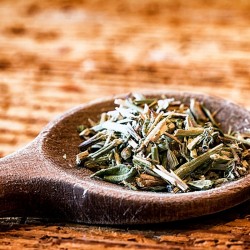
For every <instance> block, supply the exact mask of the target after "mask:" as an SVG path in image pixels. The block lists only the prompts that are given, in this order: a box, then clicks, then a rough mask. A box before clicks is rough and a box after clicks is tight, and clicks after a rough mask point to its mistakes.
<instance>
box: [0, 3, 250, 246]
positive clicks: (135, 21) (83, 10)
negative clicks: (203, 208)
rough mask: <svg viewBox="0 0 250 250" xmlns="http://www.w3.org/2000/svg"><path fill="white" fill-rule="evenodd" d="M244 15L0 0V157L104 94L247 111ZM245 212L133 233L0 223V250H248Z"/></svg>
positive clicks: (217, 9) (180, 6)
mask: <svg viewBox="0 0 250 250" xmlns="http://www.w3.org/2000/svg"><path fill="white" fill-rule="evenodd" d="M51 2H52V3H51ZM249 13H250V3H249V1H244V0H240V1H225V0H221V1H213V0H212V1H195V0H190V1H184V0H183V1H173V0H172V1H170V0H168V1H165V0H158V1H156V0H154V1H152V0H150V1H149V0H137V1H133V0H127V1H125V0H123V1H116V0H107V1H105V2H104V1H101V0H92V1H90V0H89V1H88V0H85V1H80V0H79V1H77V0H74V1H59V0H58V1H49V0H46V1H34V0H33V1H31V0H20V1H15V2H13V1H11V0H9V1H7V0H2V1H0V16H1V22H0V31H1V32H0V93H1V94H0V157H3V156H5V155H7V154H9V153H11V152H14V151H15V150H17V149H18V148H21V147H22V146H24V145H25V144H27V143H28V142H29V141H31V140H32V139H34V138H35V136H36V135H37V134H38V133H39V131H40V130H41V129H42V128H43V127H44V125H45V124H46V123H47V122H48V121H50V120H51V119H53V118H54V117H55V116H56V115H58V114H60V113H62V112H64V111H66V110H67V109H69V108H71V107H73V106H76V105H78V104H80V103H83V102H87V101H89V100H92V99H95V98H100V97H103V96H107V95H112V94H119V93H124V92H130V91H140V90H150V89H158V90H161V89H164V90H166V89H172V90H173V89H174V90H189V91H196V92H197V91H198V92H202V93H206V94H213V95H216V96H220V97H223V98H225V99H228V100H231V101H233V102H236V103H238V104H240V105H242V106H244V107H246V108H247V109H250V98H249V94H250V14H249ZM249 205H250V203H249V202H246V203H244V204H242V205H240V206H238V207H235V208H233V209H229V210H227V211H224V212H222V213H219V214H217V215H211V216H206V217H203V218H198V219H195V220H188V221H183V222H175V223H167V224H163V225H154V226H141V227H139V226H137V227H103V226H101V227H99V226H88V225H76V224H67V223H62V222H59V221H45V220H42V219H39V218H37V219H35V218H2V219H1V220H0V229H1V232H0V249H22V248H23V249H24V248H31V249H32V248H33V249H34V248H41V249H43V248H50V249H77V248H80V247H82V248H83V247H84V248H85V249H93V248H94V249H105V248H110V249H122V248H124V247H126V248H128V249H204V248H207V249H214V248H216V249H249V248H250V221H249V220H250V217H249V216H250V209H249Z"/></svg>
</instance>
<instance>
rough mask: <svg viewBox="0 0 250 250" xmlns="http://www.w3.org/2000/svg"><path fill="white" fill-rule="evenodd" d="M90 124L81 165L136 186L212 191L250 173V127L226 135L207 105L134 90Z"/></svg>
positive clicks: (84, 129) (81, 132)
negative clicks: (151, 95)
mask: <svg viewBox="0 0 250 250" xmlns="http://www.w3.org/2000/svg"><path fill="white" fill-rule="evenodd" d="M115 104H116V105H117V107H116V108H115V110H112V111H109V112H107V113H103V114H101V116H100V120H99V122H97V123H95V122H94V121H92V120H89V123H90V125H91V126H90V127H88V126H83V125H80V126H78V132H79V136H80V137H81V138H82V139H83V142H82V143H81V144H80V145H79V149H80V151H81V152H80V153H79V154H78V155H77V156H76V163H77V165H78V166H80V167H86V168H88V169H90V170H92V171H93V172H94V173H93V174H92V175H91V178H100V179H102V180H104V181H108V182H111V183H116V184H120V185H124V186H125V187H127V188H129V189H132V190H148V191H155V192H156V191H161V192H171V193H176V192H188V191H195V190H207V189H211V188H214V187H218V186H221V185H223V184H224V183H226V182H228V181H232V180H235V179H238V178H241V177H243V176H245V175H247V174H248V173H249V172H250V132H249V131H250V130H249V128H246V130H245V131H244V132H242V133H239V132H232V131H231V129H230V130H229V131H228V132H227V133H223V132H222V131H221V129H220V128H219V125H218V124H219V123H218V122H217V121H216V119H215V115H214V113H212V112H211V111H210V110H209V109H208V108H207V107H206V106H205V104H204V103H200V102H199V101H198V100H195V99H190V101H189V103H182V102H180V101H178V100H175V99H174V98H164V97H162V99H154V98H146V97H144V96H143V95H141V94H134V95H133V96H132V97H130V98H128V99H125V100H123V99H117V100H115Z"/></svg>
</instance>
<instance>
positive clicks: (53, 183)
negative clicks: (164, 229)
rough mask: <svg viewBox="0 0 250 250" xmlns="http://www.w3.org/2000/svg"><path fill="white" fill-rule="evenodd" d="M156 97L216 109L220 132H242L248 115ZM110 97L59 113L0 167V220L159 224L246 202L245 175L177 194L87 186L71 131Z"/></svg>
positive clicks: (220, 105) (216, 102)
mask: <svg viewBox="0 0 250 250" xmlns="http://www.w3.org/2000/svg"><path fill="white" fill-rule="evenodd" d="M163 94H164V95H166V97H174V98H175V99H176V100H182V101H184V102H188V101H189V99H190V98H192V97H194V98H196V99H197V100H199V101H202V102H204V103H205V105H206V106H207V107H208V108H209V109H210V110H212V111H217V110H219V112H218V113H217V115H216V119H217V120H218V121H219V122H220V123H221V125H222V129H224V130H225V131H227V129H228V127H229V125H231V126H232V128H233V130H237V131H243V130H244V128H246V127H248V128H249V121H250V112H249V111H247V110H245V109H244V108H241V107H239V106H237V105H235V104H232V103H230V102H228V101H225V100H221V99H219V98H215V97H210V96H205V95H200V94H192V93H183V92H181V93H180V92H157V93H153V94H152V93H150V94H148V93H147V95H148V96H150V97H160V96H161V95H163ZM125 97H126V95H123V96H119V98H125ZM115 98H117V96H116V97H113V98H108V99H102V100H99V101H95V102H91V103H88V104H84V105H81V106H79V107H76V108H74V109H72V110H70V111H68V112H66V113H65V114H63V115H62V116H60V117H59V118H57V119H56V120H54V121H52V122H51V123H49V124H48V125H47V126H46V127H45V128H44V129H43V131H42V132H41V133H40V134H39V136H38V137H37V138H36V139H35V140H34V141H33V142H31V143H30V144H29V145H27V146H26V147H25V148H23V149H21V150H19V151H17V152H16V153H13V154H11V155H9V156H7V157H5V158H2V159H1V160H0V216H44V217H56V218H62V219H63V220H68V221H74V222H84V223H94V224H145V223H159V222H167V221H173V220H180V219H186V218H191V217H197V216H201V215H206V214H211V213H215V212H219V211H221V210H224V209H227V208H230V207H232V206H235V205H237V204H239V203H242V202H244V201H246V200H248V199H249V198H250V192H249V191H250V175H247V176H246V177H244V178H241V179H239V180H236V181H233V182H229V183H228V184H226V185H224V186H222V187H219V188H214V189H211V190H208V191H198V192H190V193H183V194H168V193H154V192H144V191H131V190H128V189H126V188H123V187H121V186H118V185H115V184H111V183H107V182H103V181H101V180H96V179H90V177H89V175H90V174H91V171H89V170H87V169H85V168H77V167H76V164H75V155H76V154H77V153H78V145H79V143H80V138H79V136H78V133H77V132H76V127H77V125H80V124H82V123H85V124H86V123H87V118H91V119H96V118H97V117H98V115H99V114H100V113H102V112H104V111H108V110H111V109H113V107H114V104H113V101H114V99H115ZM65 156H66V157H65ZM65 158H66V159H65Z"/></svg>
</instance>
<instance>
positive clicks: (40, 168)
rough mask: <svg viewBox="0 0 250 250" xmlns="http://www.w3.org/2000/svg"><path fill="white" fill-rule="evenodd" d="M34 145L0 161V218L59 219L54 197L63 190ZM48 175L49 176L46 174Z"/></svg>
mask: <svg viewBox="0 0 250 250" xmlns="http://www.w3.org/2000/svg"><path fill="white" fill-rule="evenodd" d="M37 151H38V149H37V144H36V142H33V143H31V144H29V145H28V146H27V147H25V148H23V149H21V150H19V151H17V152H15V153H13V154H11V155H9V156H6V157H4V158H2V159H0V216H2V217H5V216H42V217H60V213H59V212H58V204H57V199H56V198H55V197H56V196H57V197H58V196H60V195H59V194H60V193H62V190H61V189H62V188H63V186H62V185H61V184H59V185H57V184H55V183H56V181H55V180H53V179H52V178H50V177H48V176H50V174H51V176H52V175H53V174H54V176H55V175H56V176H58V173H56V174H55V173H53V172H55V170H53V168H52V167H51V166H50V164H48V162H46V161H45V160H44V159H42V157H41V155H40V154H39V152H37ZM48 173H49V174H48Z"/></svg>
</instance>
